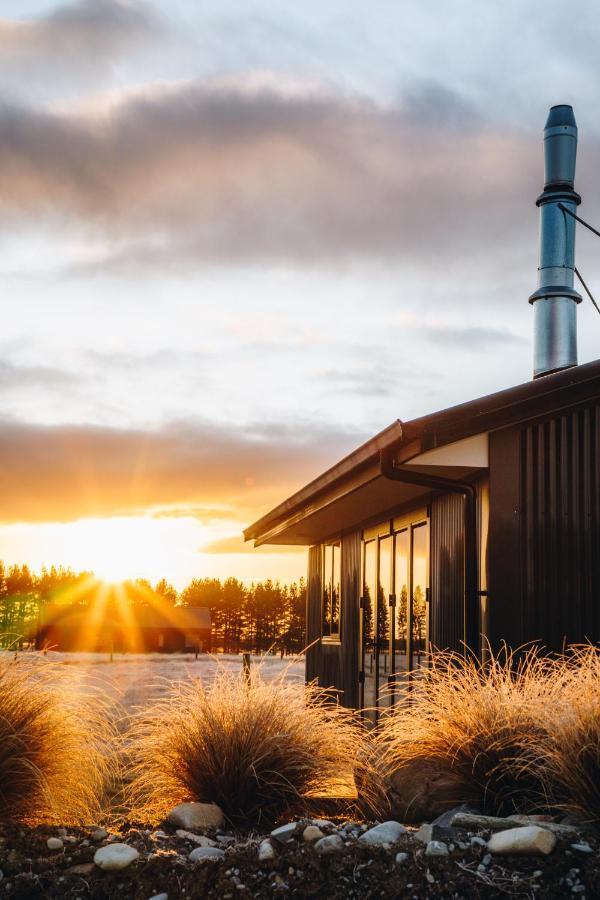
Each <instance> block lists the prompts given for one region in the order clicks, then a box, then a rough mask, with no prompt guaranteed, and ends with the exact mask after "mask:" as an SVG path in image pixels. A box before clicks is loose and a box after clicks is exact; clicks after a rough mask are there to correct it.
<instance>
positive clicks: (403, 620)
mask: <svg viewBox="0 0 600 900" xmlns="http://www.w3.org/2000/svg"><path fill="white" fill-rule="evenodd" d="M395 541H396V548H395V550H396V554H395V555H396V558H395V580H394V593H395V594H396V621H395V631H396V635H395V637H396V640H395V657H394V672H395V673H404V672H406V671H407V670H408V578H409V574H408V554H409V547H410V534H409V531H408V529H405V530H404V531H400V532H398V534H396V538H395Z"/></svg>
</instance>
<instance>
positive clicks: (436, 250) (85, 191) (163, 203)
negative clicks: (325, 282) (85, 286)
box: [0, 81, 542, 276]
mask: <svg viewBox="0 0 600 900" xmlns="http://www.w3.org/2000/svg"><path fill="white" fill-rule="evenodd" d="M540 145H541V141H535V140H532V139H531V136H530V135H528V136H524V135H523V134H522V133H519V132H516V131H515V132H507V131H506V129H501V128H495V127H494V126H493V125H491V124H489V123H486V122H483V121H482V120H481V119H480V118H479V116H478V114H477V113H476V112H469V107H468V106H466V105H465V104H464V103H463V102H462V101H461V99H460V98H459V97H455V98H454V100H453V102H451V101H450V100H449V99H448V92H447V91H445V92H444V91H441V89H437V90H436V89H434V88H433V87H431V86H430V87H429V88H428V89H427V90H423V89H422V88H421V94H420V95H419V100H418V102H417V101H416V100H414V99H413V100H410V98H409V100H407V101H406V102H405V103H402V102H399V103H398V105H397V106H395V107H384V106H381V105H377V104H376V103H374V102H371V101H369V100H366V99H364V98H360V97H355V96H349V95H347V94H340V93H335V92H333V91H331V90H326V89H324V88H321V89H317V88H315V87H312V88H310V89H308V88H307V89H306V90H302V89H301V88H300V87H298V86H296V87H294V88H293V89H292V88H291V87H290V88H288V89H286V88H285V86H283V87H281V86H280V87H274V86H272V85H271V84H270V83H268V82H267V83H263V84H260V83H259V84H258V85H256V84H253V85H252V86H250V84H244V83H243V82H233V81H230V82H209V81H206V82H202V83H198V82H194V83H185V84H177V85H171V86H169V87H165V86H149V87H147V88H146V89H144V90H141V91H139V92H137V93H135V94H129V95H127V96H125V97H122V98H121V100H120V101H119V102H116V103H113V104H112V105H110V106H108V107H104V108H102V109H101V110H99V109H97V108H94V109H92V108H88V109H87V111H82V110H79V111H77V112H71V113H69V114H67V113H62V114H59V113H52V112H48V111H42V110H37V111H35V110H31V109H25V108H23V107H19V106H12V107H8V106H5V107H4V108H2V109H0V161H1V162H2V166H1V170H0V222H3V223H4V224H5V226H6V227H11V228H15V227H16V226H18V225H26V224H27V223H28V222H29V223H31V222H34V221H36V222H37V221H38V220H39V219H40V217H42V218H44V217H45V218H46V220H47V221H49V222H55V223H56V222H57V223H59V224H60V225H61V227H63V228H64V227H65V225H68V224H70V225H71V226H72V227H78V228H80V227H81V226H82V225H83V226H84V227H85V229H86V230H87V233H88V234H92V235H93V236H94V239H95V240H96V242H97V243H99V244H100V245H101V247H102V248H103V249H101V250H99V251H98V255H97V257H96V259H95V260H93V261H92V263H90V262H89V261H86V262H85V267H86V268H88V267H89V266H90V265H92V267H93V266H97V267H99V268H104V267H106V266H112V267H123V266H124V267H127V266H132V265H135V266H138V267H139V266H142V265H143V266H144V267H150V268H154V269H156V268H161V269H163V270H164V269H166V268H167V267H168V266H170V265H172V266H178V267H179V266H181V264H182V263H184V262H186V261H187V262H189V263H190V264H192V265H198V264H200V263H217V264H219V263H227V264H231V263H234V264H235V263H240V264H247V263H253V262H257V263H265V262H267V263H290V262H291V263H301V264H311V265H322V264H326V265H330V264H333V263H336V262H337V263H339V262H346V263H353V262H355V261H360V260H375V261H385V262H386V263H397V264H399V265H408V266H411V265H414V266H418V265H422V263H423V261H426V262H427V263H429V264H430V265H431V266H432V267H434V266H435V267H437V268H439V267H440V266H442V265H444V266H448V267H449V270H448V275H449V276H450V275H451V269H452V266H453V265H456V261H457V260H458V259H460V260H462V261H463V263H464V262H465V261H466V263H467V264H469V263H471V264H475V263H476V262H477V260H478V259H479V260H481V259H485V260H488V261H489V259H490V258H491V256H492V254H495V255H496V256H498V255H499V254H500V253H503V254H504V256H505V257H506V255H507V254H508V255H509V256H510V253H511V252H513V253H514V252H517V253H518V252H520V250H521V247H522V245H523V234H524V233H525V234H526V236H527V242H530V243H531V244H533V242H534V241H535V230H536V227H537V219H536V214H535V209H534V208H533V200H534V198H535V196H536V193H537V192H538V189H539V187H540V185H541V180H542V170H541V146H540Z"/></svg>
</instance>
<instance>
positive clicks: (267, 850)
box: [258, 838, 275, 862]
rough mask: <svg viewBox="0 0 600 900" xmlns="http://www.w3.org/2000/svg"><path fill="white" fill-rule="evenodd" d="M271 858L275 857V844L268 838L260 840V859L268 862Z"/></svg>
mask: <svg viewBox="0 0 600 900" xmlns="http://www.w3.org/2000/svg"><path fill="white" fill-rule="evenodd" d="M270 859H275V850H274V848H273V844H272V843H271V841H270V840H268V838H267V839H266V840H264V841H261V842H260V845H259V848H258V861H259V862H267V861H268V860H270Z"/></svg>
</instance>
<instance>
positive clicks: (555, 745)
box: [526, 645, 600, 823]
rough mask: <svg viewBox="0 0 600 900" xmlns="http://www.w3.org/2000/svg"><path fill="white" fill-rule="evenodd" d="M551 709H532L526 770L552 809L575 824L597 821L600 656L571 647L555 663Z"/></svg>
mask: <svg viewBox="0 0 600 900" xmlns="http://www.w3.org/2000/svg"><path fill="white" fill-rule="evenodd" d="M550 677H551V679H552V681H553V684H554V686H555V691H554V697H553V703H552V706H548V707H547V708H545V709H544V708H543V707H542V706H541V705H540V706H538V707H537V709H536V713H537V715H536V721H535V734H536V735H539V736H540V737H539V740H535V741H531V740H530V741H529V742H528V746H527V748H526V749H527V751H528V753H527V756H528V765H527V768H528V771H529V772H530V773H531V774H532V775H533V776H534V777H536V778H537V779H538V780H539V782H540V783H541V785H542V786H543V794H544V796H545V797H546V798H547V802H548V804H549V805H550V806H553V807H555V808H556V809H560V810H562V811H564V812H565V813H568V814H571V815H573V816H575V817H576V818H578V819H584V820H587V821H590V822H594V823H598V822H600V651H599V650H598V648H596V647H594V646H591V645H586V646H582V647H575V648H571V650H570V651H569V652H568V653H567V654H566V655H565V656H562V657H559V658H558V659H556V660H555V661H554V662H553V665H552V670H551V674H550Z"/></svg>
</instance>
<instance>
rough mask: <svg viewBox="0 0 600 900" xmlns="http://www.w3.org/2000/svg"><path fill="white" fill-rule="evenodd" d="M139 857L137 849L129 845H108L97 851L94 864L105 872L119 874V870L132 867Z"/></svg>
mask: <svg viewBox="0 0 600 900" xmlns="http://www.w3.org/2000/svg"><path fill="white" fill-rule="evenodd" d="M139 855H140V854H139V853H138V851H137V850H136V849H135V847H130V846H129V844H119V843H116V844H107V846H106V847H100V849H99V850H96V852H95V854H94V862H95V863H96V865H97V866H98V868H100V869H104V871H105V872H118V870H119V869H126V868H127V866H129V865H131V863H132V862H133V861H134V860H136V859H137V858H138V856H139Z"/></svg>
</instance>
